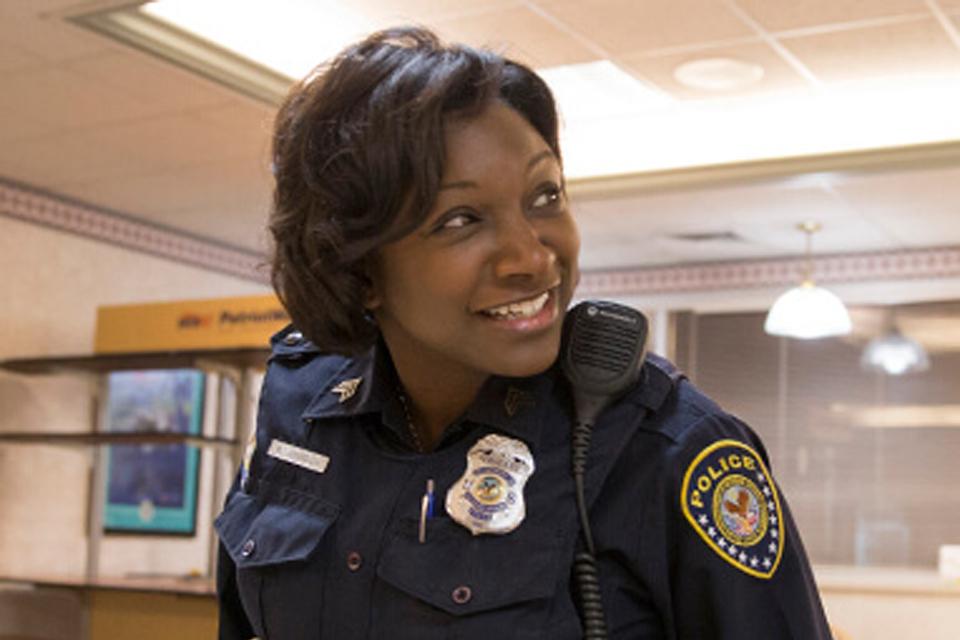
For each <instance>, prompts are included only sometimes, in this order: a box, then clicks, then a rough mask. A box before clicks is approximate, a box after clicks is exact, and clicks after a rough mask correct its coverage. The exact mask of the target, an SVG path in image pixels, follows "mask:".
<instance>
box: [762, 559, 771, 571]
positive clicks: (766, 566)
mask: <svg viewBox="0 0 960 640" xmlns="http://www.w3.org/2000/svg"><path fill="white" fill-rule="evenodd" d="M772 564H773V563H772V562H770V558H764V559H763V566H764V568H766V569H769V568H770V566H771V565H772Z"/></svg>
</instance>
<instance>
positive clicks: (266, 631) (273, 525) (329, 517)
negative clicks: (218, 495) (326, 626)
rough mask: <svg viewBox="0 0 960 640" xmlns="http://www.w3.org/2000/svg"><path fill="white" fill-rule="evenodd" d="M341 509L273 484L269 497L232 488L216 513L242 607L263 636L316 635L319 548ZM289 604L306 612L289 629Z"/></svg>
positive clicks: (290, 639) (293, 637) (216, 524)
mask: <svg viewBox="0 0 960 640" xmlns="http://www.w3.org/2000/svg"><path fill="white" fill-rule="evenodd" d="M339 511H340V510H339V507H337V506H336V505H334V504H332V503H330V502H328V501H326V500H323V499H321V498H317V497H315V496H311V495H309V494H305V493H302V492H299V491H295V490H292V489H287V488H282V487H281V488H276V487H275V488H274V490H272V491H270V492H269V498H268V499H264V498H263V497H262V496H261V497H258V496H253V495H248V494H246V493H243V492H237V493H235V494H234V495H233V496H232V497H231V498H230V501H229V502H228V503H227V506H226V508H225V509H224V511H223V513H221V514H220V515H219V516H218V517H217V519H216V521H215V522H214V527H215V528H216V530H217V533H218V535H219V536H220V540H221V542H222V544H223V546H224V548H225V549H226V551H227V553H228V554H229V555H230V557H231V559H232V560H233V562H234V564H235V565H236V568H237V574H236V575H237V589H238V592H239V593H240V599H241V601H242V603H243V608H244V611H245V612H246V614H247V618H248V620H249V621H250V624H251V626H252V627H253V629H254V631H256V632H257V635H258V636H259V637H260V638H261V640H268V639H269V638H281V639H283V640H296V639H297V638H310V639H314V638H316V637H317V636H318V634H319V629H320V619H319V610H320V604H321V602H322V592H323V573H324V571H323V563H322V562H321V561H320V559H319V558H318V557H317V556H318V555H319V554H318V553H317V550H318V548H319V547H320V546H321V545H320V543H321V541H322V540H323V539H324V536H325V534H326V532H327V530H328V529H329V528H330V526H331V525H332V524H333V523H334V522H335V521H336V519H337V516H338V515H339ZM306 594H309V597H310V598H311V600H310V602H309V603H307V602H303V599H304V597H305V595H306ZM291 609H293V610H297V611H303V612H304V616H303V617H300V618H298V620H297V625H296V630H295V631H293V632H291V631H290V630H288V629H286V625H287V624H288V623H289V616H288V615H284V613H283V612H284V611H287V612H289V611H290V610H291ZM314 616H315V617H316V619H315V620H311V619H309V618H312V617H314Z"/></svg>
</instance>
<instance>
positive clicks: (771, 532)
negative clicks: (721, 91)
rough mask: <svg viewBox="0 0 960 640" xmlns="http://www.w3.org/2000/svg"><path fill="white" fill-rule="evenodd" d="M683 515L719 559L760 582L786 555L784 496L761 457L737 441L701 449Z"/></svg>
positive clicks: (686, 479) (685, 491) (687, 481)
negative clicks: (782, 501)
mask: <svg viewBox="0 0 960 640" xmlns="http://www.w3.org/2000/svg"><path fill="white" fill-rule="evenodd" d="M680 501H681V506H682V507H683V515H684V516H686V518H687V520H688V521H689V522H690V525H691V526H692V527H693V528H694V529H696V531H697V533H698V534H699V535H700V537H701V538H703V540H704V542H706V543H707V545H708V546H709V547H710V548H711V549H713V550H714V551H715V552H716V553H717V555H719V556H720V557H721V558H723V559H724V560H726V561H727V562H729V563H730V564H732V565H733V566H735V567H736V568H737V569H740V570H741V571H743V572H744V573H747V574H749V575H752V576H755V577H757V578H764V579H769V578H771V577H773V574H774V573H775V572H776V570H777V567H778V566H779V565H780V557H781V556H782V555H783V546H784V529H783V519H782V518H781V511H780V496H779V495H777V488H776V486H775V485H774V483H773V478H772V477H771V475H770V472H769V471H768V470H767V467H766V466H765V465H764V464H763V460H762V459H761V458H760V455H759V454H758V453H757V452H756V451H754V450H753V449H751V448H750V447H748V446H747V445H745V444H743V443H742V442H737V441H736V440H720V441H718V442H715V443H713V444H711V445H710V446H708V447H707V448H705V449H704V450H703V451H701V452H700V453H699V454H698V455H697V457H696V458H694V460H693V462H691V463H690V466H689V467H687V471H686V473H685V474H684V476H683V488H682V494H681V498H680Z"/></svg>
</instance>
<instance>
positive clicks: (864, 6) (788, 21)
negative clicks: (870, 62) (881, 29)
mask: <svg viewBox="0 0 960 640" xmlns="http://www.w3.org/2000/svg"><path fill="white" fill-rule="evenodd" d="M734 1H735V2H736V4H737V5H738V6H740V8H742V9H743V10H744V11H746V12H747V13H748V14H749V15H750V17H752V18H753V19H754V20H756V21H757V22H758V23H760V25H761V26H763V27H764V28H765V29H767V30H769V31H782V30H786V29H798V28H803V27H816V26H821V25H828V24H834V23H843V22H857V21H861V20H870V19H876V18H886V17H894V16H903V15H918V14H924V15H929V10H928V9H927V6H926V4H925V2H924V0H734Z"/></svg>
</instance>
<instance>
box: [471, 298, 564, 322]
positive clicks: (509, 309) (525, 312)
mask: <svg viewBox="0 0 960 640" xmlns="http://www.w3.org/2000/svg"><path fill="white" fill-rule="evenodd" d="M549 297H550V294H549V293H541V294H540V295H539V296H537V297H536V298H531V299H530V300H524V301H522V302H514V303H513V304H505V305H503V306H502V307H494V308H493V309H487V310H486V311H484V313H486V314H487V315H491V316H494V317H497V318H530V317H532V316H535V315H537V314H538V313H539V312H540V310H541V309H543V305H545V304H547V299H549Z"/></svg>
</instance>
